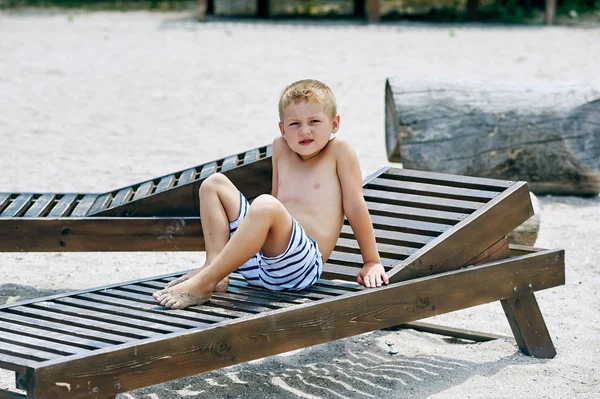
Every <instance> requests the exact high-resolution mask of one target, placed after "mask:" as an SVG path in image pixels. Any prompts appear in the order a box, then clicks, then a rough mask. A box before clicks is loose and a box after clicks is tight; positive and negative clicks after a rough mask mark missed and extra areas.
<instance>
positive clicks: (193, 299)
mask: <svg viewBox="0 0 600 399" xmlns="http://www.w3.org/2000/svg"><path fill="white" fill-rule="evenodd" d="M182 277H185V276H182ZM191 277H192V276H191ZM188 279H189V278H188ZM186 280H187V279H186ZM184 281H185V280H184ZM228 287H229V277H225V278H224V279H223V280H221V281H219V283H218V284H217V285H216V286H215V287H214V288H213V291H216V292H225V291H227V288H228ZM152 297H153V298H154V300H155V301H156V302H158V303H159V304H160V305H161V306H164V307H165V308H170V309H184V308H187V307H189V306H193V305H201V304H203V303H205V302H208V301H209V300H210V297H211V293H209V294H208V295H206V294H205V293H203V291H202V289H201V288H200V287H198V286H197V284H194V282H186V283H184V284H177V286H176V287H165V288H164V289H162V290H160V291H157V292H155V293H154V294H152Z"/></svg>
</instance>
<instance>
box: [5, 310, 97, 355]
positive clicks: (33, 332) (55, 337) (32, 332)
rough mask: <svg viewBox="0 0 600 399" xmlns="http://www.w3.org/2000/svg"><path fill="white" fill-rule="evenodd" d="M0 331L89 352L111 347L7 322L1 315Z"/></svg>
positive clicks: (68, 335)
mask: <svg viewBox="0 0 600 399" xmlns="http://www.w3.org/2000/svg"><path fill="white" fill-rule="evenodd" d="M0 330H2V331H9V332H10V331H12V332H17V333H19V334H20V335H22V336H24V337H33V338H40V339H46V340H48V341H51V342H56V343H59V344H64V345H72V346H75V347H77V348H82V349H87V350H94V349H98V348H105V347H107V346H109V344H108V343H106V342H103V341H97V340H91V339H84V338H80V337H78V336H76V335H73V334H63V333H60V332H56V331H50V330H47V329H43V328H35V327H30V326H27V325H22V324H17V323H15V322H10V321H6V320H3V319H2V315H0Z"/></svg>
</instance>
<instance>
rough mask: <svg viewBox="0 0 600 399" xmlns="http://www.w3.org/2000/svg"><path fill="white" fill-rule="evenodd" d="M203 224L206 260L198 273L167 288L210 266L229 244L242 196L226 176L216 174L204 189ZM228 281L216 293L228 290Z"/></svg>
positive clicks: (185, 276) (183, 277) (193, 272)
mask: <svg viewBox="0 0 600 399" xmlns="http://www.w3.org/2000/svg"><path fill="white" fill-rule="evenodd" d="M199 196H200V222H201V223H202V232H203V235H204V247H205V250H206V260H205V262H204V265H203V266H202V267H200V268H199V269H197V270H194V271H192V272H190V273H187V274H186V275H184V276H181V277H179V278H178V279H176V280H173V281H171V282H170V283H169V284H167V286H166V287H167V288H169V287H173V286H175V285H177V284H179V283H181V282H183V281H185V280H187V279H189V278H190V277H192V276H194V275H195V274H196V273H198V272H199V271H200V270H201V269H203V268H205V267H206V266H207V265H209V264H210V263H211V262H212V261H213V260H214V259H215V258H216V257H217V255H218V254H219V253H220V252H221V250H222V249H223V247H224V246H225V244H227V241H228V240H229V222H230V221H233V220H235V219H236V218H237V217H238V214H239V212H240V192H239V190H238V189H237V188H236V187H235V185H234V184H233V183H232V182H231V181H230V180H229V179H228V178H227V177H226V176H225V175H223V174H221V173H216V174H214V175H211V176H210V177H208V178H207V179H206V180H205V181H204V182H203V183H202V185H201V186H200V190H199ZM227 286H228V279H227V278H225V279H223V281H222V282H220V283H219V284H217V286H216V287H215V290H217V291H225V290H227Z"/></svg>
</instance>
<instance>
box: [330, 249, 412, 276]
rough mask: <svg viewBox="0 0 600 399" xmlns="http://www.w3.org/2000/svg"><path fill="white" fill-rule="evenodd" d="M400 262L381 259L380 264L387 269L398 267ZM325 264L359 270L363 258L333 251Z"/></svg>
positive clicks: (358, 255)
mask: <svg viewBox="0 0 600 399" xmlns="http://www.w3.org/2000/svg"><path fill="white" fill-rule="evenodd" d="M400 262H401V261H400V260H398V259H390V258H384V257H381V264H382V265H383V267H384V268H386V270H387V269H389V268H392V267H394V266H396V265H398V264H399V263H400ZM327 263H333V264H336V265H344V266H353V267H357V268H358V269H360V268H361V267H362V266H363V258H362V255H360V254H349V253H344V252H339V251H333V252H332V253H331V255H330V256H329V259H328V260H327ZM357 271H358V270H357ZM355 275H356V273H355Z"/></svg>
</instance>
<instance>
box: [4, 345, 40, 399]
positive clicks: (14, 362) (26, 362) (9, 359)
mask: <svg viewBox="0 0 600 399" xmlns="http://www.w3.org/2000/svg"><path fill="white" fill-rule="evenodd" d="M39 362H40V361H39V360H31V359H26V358H23V357H21V356H13V355H9V354H7V353H2V352H0V366H2V368H7V369H9V370H12V369H19V368H20V367H31V368H34V367H35V366H36V365H37V364H38V363H39ZM5 392H7V395H8V396H2V394H4V393H5ZM12 394H13V393H12V392H8V391H4V390H2V388H0V398H3V399H4V398H5V397H6V399H16V398H19V399H27V397H26V396H24V395H23V396H16V395H18V394H15V396H11V395H12Z"/></svg>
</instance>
